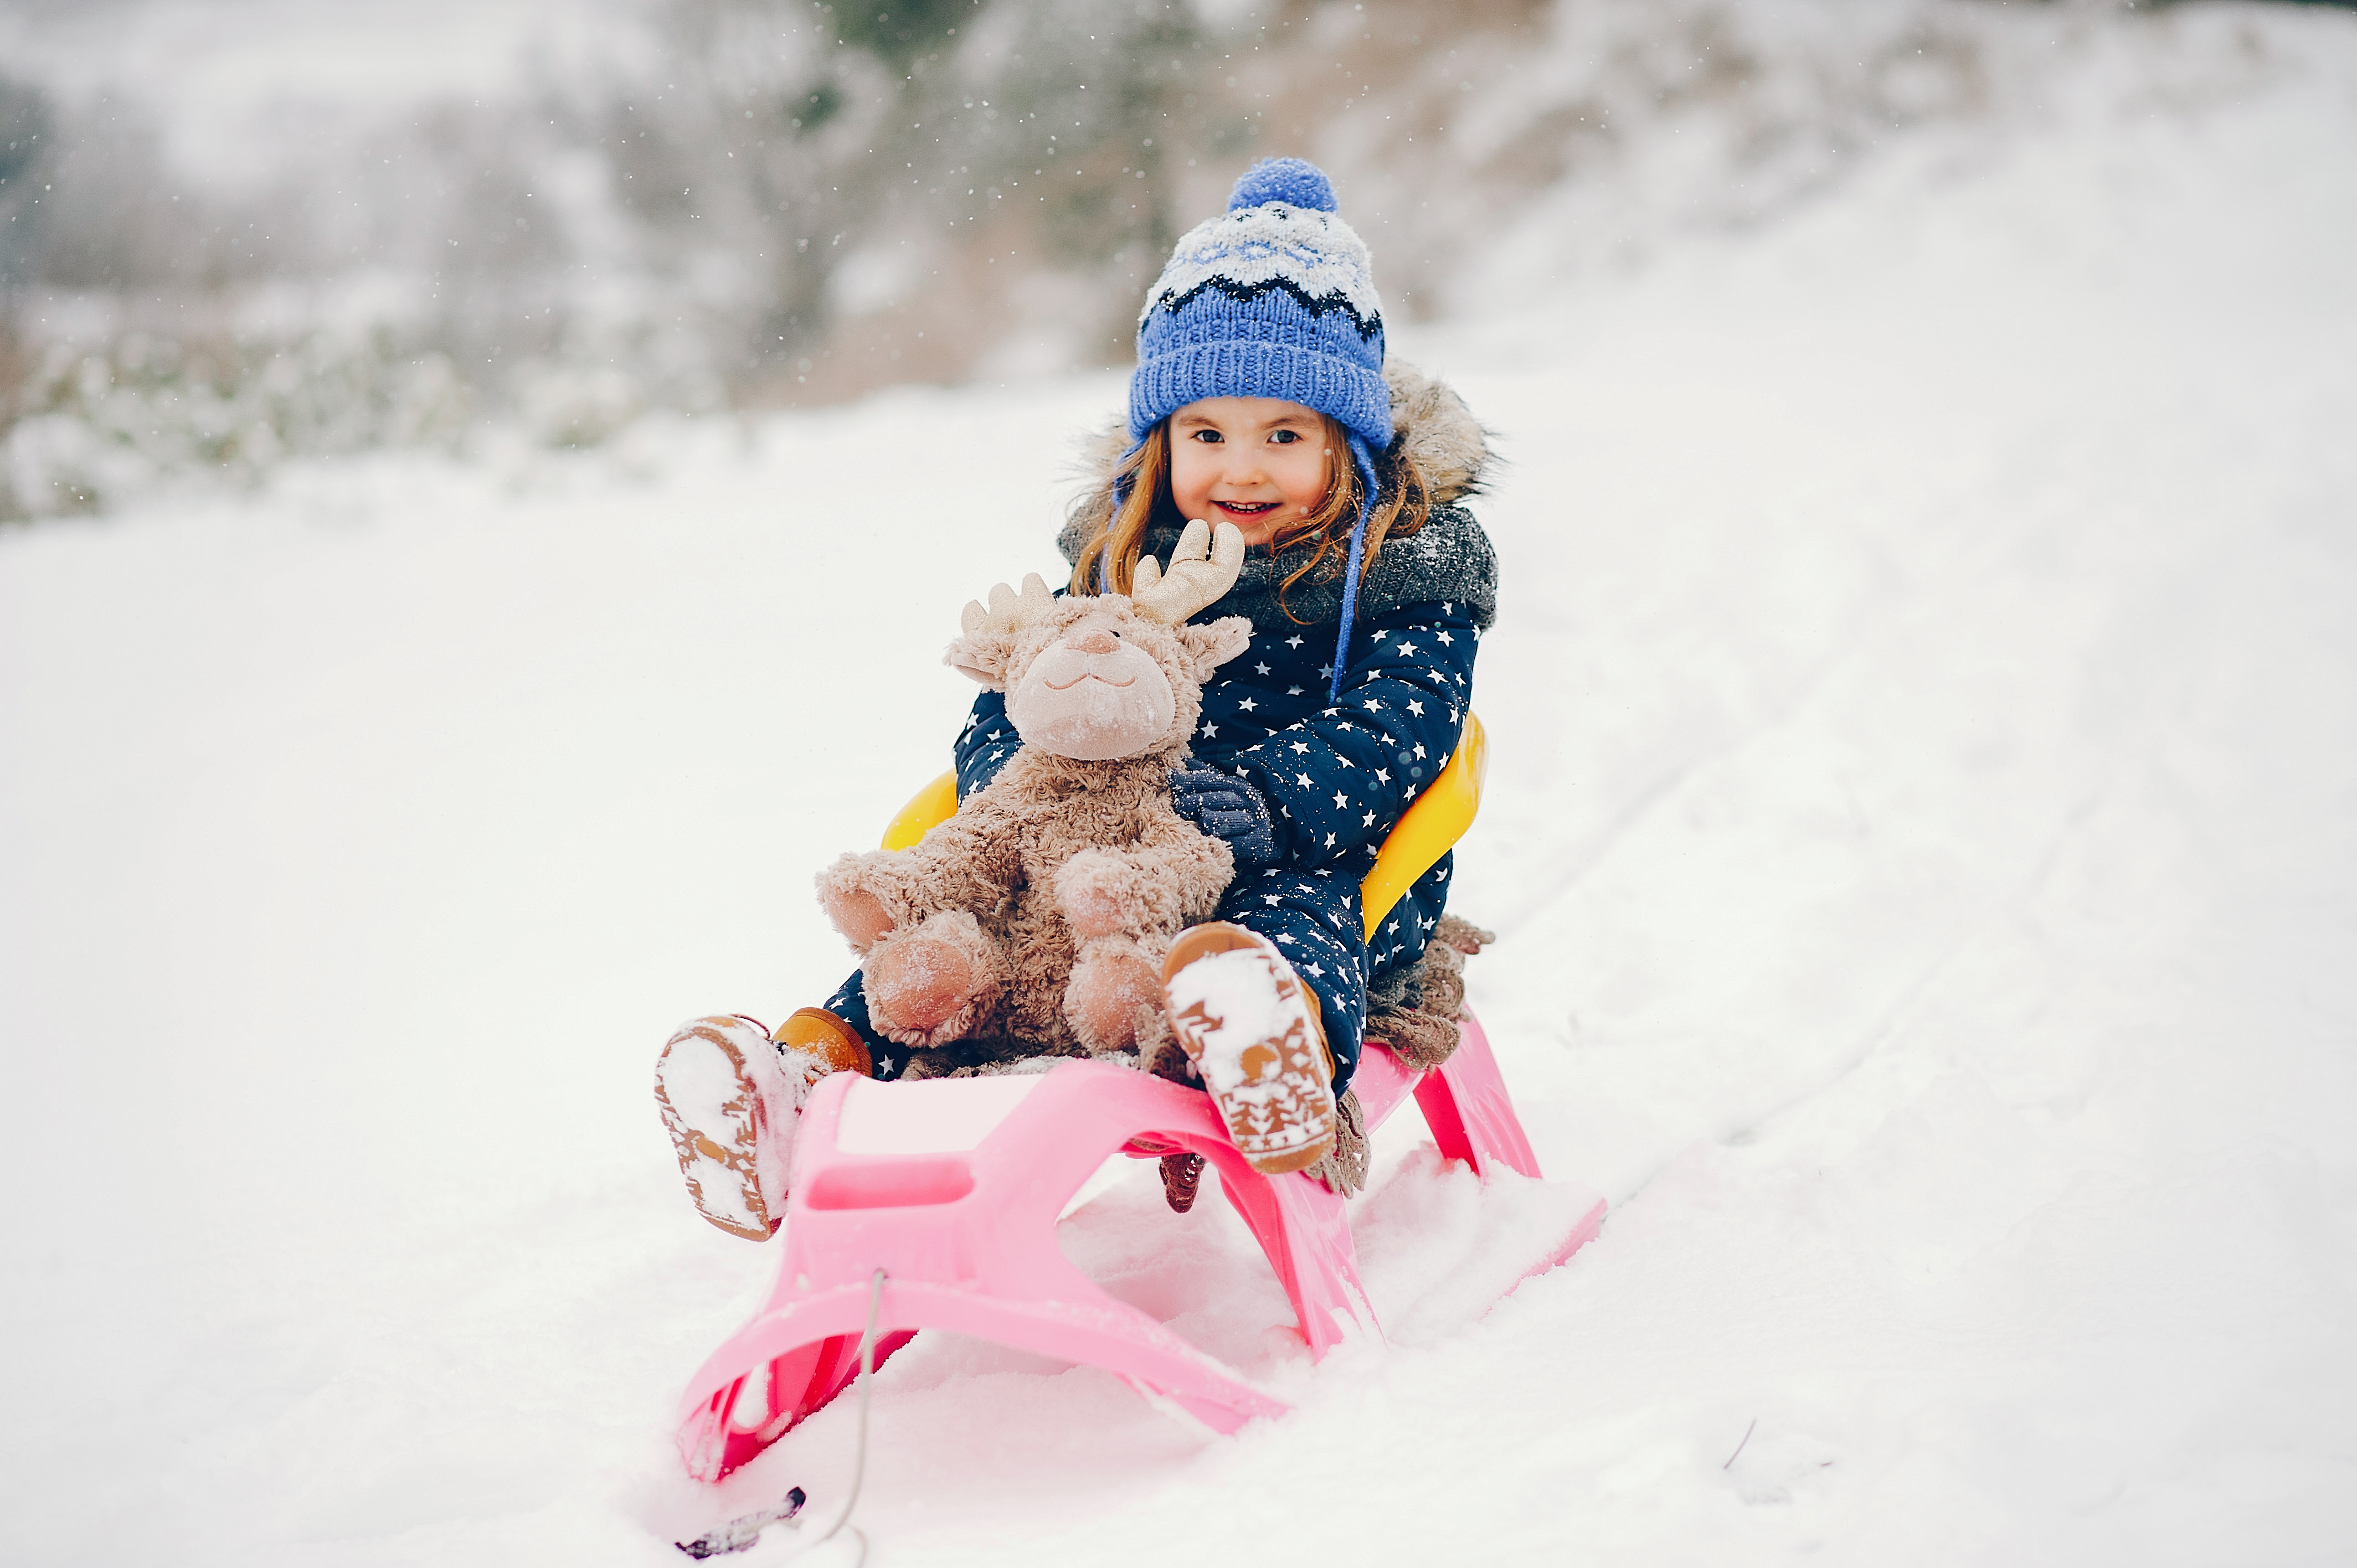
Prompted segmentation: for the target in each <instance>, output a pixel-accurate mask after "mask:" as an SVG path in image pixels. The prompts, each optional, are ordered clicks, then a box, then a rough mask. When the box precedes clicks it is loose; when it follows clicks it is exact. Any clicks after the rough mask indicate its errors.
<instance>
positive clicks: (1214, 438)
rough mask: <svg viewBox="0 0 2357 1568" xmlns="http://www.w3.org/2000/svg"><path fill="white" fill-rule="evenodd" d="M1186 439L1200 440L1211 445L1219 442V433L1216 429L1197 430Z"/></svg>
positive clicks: (1205, 444)
mask: <svg viewBox="0 0 2357 1568" xmlns="http://www.w3.org/2000/svg"><path fill="white" fill-rule="evenodd" d="M1188 439H1189V440H1190V441H1200V442H1201V443H1202V444H1203V445H1204V446H1217V445H1218V444H1219V441H1220V433H1219V432H1218V431H1216V430H1198V431H1196V432H1195V433H1194V434H1193V435H1190V436H1189V437H1188Z"/></svg>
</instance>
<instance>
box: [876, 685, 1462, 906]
mask: <svg viewBox="0 0 2357 1568" xmlns="http://www.w3.org/2000/svg"><path fill="white" fill-rule="evenodd" d="M1489 768H1490V737H1489V736H1487V735H1486V734H1484V733H1483V731H1482V729H1481V721H1480V719H1479V718H1476V717H1475V716H1474V715H1473V714H1466V715H1465V730H1464V733H1463V734H1462V735H1461V736H1458V741H1457V755H1456V756H1454V757H1450V758H1449V759H1448V767H1446V768H1442V769H1441V770H1440V777H1438V778H1437V779H1434V780H1433V781H1432V782H1431V783H1430V784H1428V785H1426V787H1425V790H1424V793H1423V794H1421V795H1418V796H1417V797H1416V798H1415V800H1413V801H1411V802H1410V803H1409V805H1408V809H1407V810H1406V811H1403V812H1401V813H1400V820H1399V821H1398V822H1394V823H1393V824H1392V831H1391V832H1389V833H1387V834H1385V835H1384V838H1383V848H1381V849H1379V850H1377V851H1376V852H1375V864H1374V866H1373V868H1372V869H1371V870H1370V871H1369V872H1368V873H1367V875H1366V876H1365V878H1364V879H1363V880H1362V881H1361V882H1360V884H1359V903H1360V907H1361V908H1362V909H1364V910H1365V911H1366V931H1365V933H1364V934H1365V935H1366V936H1367V937H1368V938H1370V939H1372V937H1373V936H1374V934H1375V928H1376V927H1377V926H1380V925H1382V924H1383V917H1384V916H1385V915H1388V914H1390V913H1391V912H1392V906H1393V905H1394V904H1396V903H1398V902H1399V901H1400V895H1402V894H1403V893H1405V892H1406V891H1407V890H1408V889H1409V888H1410V887H1412V886H1415V879H1416V878H1417V877H1419V876H1422V875H1424V874H1425V873H1426V872H1427V871H1430V870H1431V869H1432V868H1433V866H1434V865H1437V864H1438V863H1439V860H1440V857H1441V856H1442V855H1444V854H1448V851H1449V848H1450V847H1451V846H1452V845H1454V844H1455V843H1457V841H1458V839H1460V838H1463V837H1464V836H1465V830H1466V829H1467V828H1469V827H1471V826H1472V825H1473V814H1474V813H1475V812H1476V811H1480V809H1481V779H1482V776H1483V775H1484V774H1485V773H1487V772H1488V771H1489ZM957 808H958V794H957V774H956V773H955V772H953V771H952V772H949V773H944V774H942V776H941V777H940V778H938V779H934V780H933V781H932V782H931V783H930V784H928V785H926V786H925V787H924V788H923V789H920V790H918V791H917V793H916V794H915V796H914V797H913V798H911V799H910V800H909V803H908V804H907V805H905V806H903V807H901V808H900V812H899V815H898V816H896V817H894V818H893V819H892V823H891V825H890V826H889V827H888V828H886V829H885V830H884V847H885V848H886V849H907V848H909V846H910V845H912V844H914V843H916V842H917V841H918V840H919V839H920V838H923V837H924V836H925V834H926V833H927V832H929V831H930V830H931V829H932V828H934V827H937V826H939V825H940V824H941V823H942V822H948V821H949V820H950V819H951V818H952V817H953V816H955V815H957Z"/></svg>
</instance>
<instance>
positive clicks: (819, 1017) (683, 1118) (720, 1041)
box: [655, 1007, 872, 1241]
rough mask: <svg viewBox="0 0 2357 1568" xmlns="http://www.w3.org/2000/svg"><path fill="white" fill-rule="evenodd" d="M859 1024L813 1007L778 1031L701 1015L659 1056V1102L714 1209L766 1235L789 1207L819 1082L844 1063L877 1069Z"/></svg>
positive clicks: (718, 1219)
mask: <svg viewBox="0 0 2357 1568" xmlns="http://www.w3.org/2000/svg"><path fill="white" fill-rule="evenodd" d="M871 1070H872V1069H871V1068H870V1065H869V1062H868V1059H867V1047H866V1043H865V1042H863V1041H862V1040H861V1039H860V1037H859V1034H858V1031H857V1030H856V1029H854V1028H852V1026H850V1025H848V1024H846V1023H845V1022H844V1021H843V1020H842V1019H840V1018H837V1017H836V1016H834V1014H832V1013H828V1012H826V1011H824V1010H823V1009H821V1008H817V1007H805V1008H803V1009H802V1011H801V1012H799V1013H796V1014H795V1015H793V1016H792V1017H791V1018H789V1019H787V1020H786V1021H785V1022H784V1023H783V1024H781V1025H780V1026H779V1027H778V1033H777V1036H776V1037H775V1038H772V1037H771V1036H770V1033H769V1031H768V1030H766V1029H764V1028H763V1027H762V1026H761V1025H760V1024H759V1022H758V1021H756V1020H754V1019H751V1018H748V1017H745V1016H743V1015H732V1016H726V1017H711V1018H698V1019H696V1020H695V1021H694V1022H693V1023H690V1024H686V1025H683V1026H681V1028H680V1029H679V1031H678V1032H677V1033H676V1034H674V1035H673V1036H672V1037H671V1038H670V1040H669V1041H667V1042H666V1043H665V1044H664V1046H663V1049H662V1058H661V1059H660V1060H658V1061H657V1062H656V1063H655V1103H656V1105H657V1106H658V1107H660V1108H661V1110H662V1121H663V1130H664V1131H665V1132H667V1133H670V1134H671V1144H672V1151H673V1153H674V1154H676V1155H678V1156H679V1170H680V1174H681V1175H682V1176H684V1177H686V1178H687V1194H688V1197H691V1198H693V1199H694V1201H695V1207H696V1209H697V1211H698V1212H700V1213H701V1214H703V1216H704V1218H705V1219H708V1220H710V1221H711V1222H712V1223H713V1224H715V1225H716V1226H718V1227H719V1228H720V1229H721V1230H726V1231H727V1232H728V1233H729V1234H730V1235H731V1236H742V1237H744V1238H745V1239H746V1240H748V1241H766V1240H769V1239H770V1236H771V1235H772V1234H773V1233H774V1232H775V1231H776V1230H777V1229H778V1226H779V1223H780V1221H781V1220H782V1219H784V1217H785V1204H786V1176H787V1173H788V1172H789V1171H790V1170H791V1167H792V1163H793V1135H794V1127H795V1124H796V1122H798V1121H799V1119H800V1117H801V1115H802V1102H803V1101H805V1100H807V1099H809V1098H810V1091H811V1088H812V1086H813V1085H814V1084H816V1083H817V1082H818V1080H819V1079H823V1078H824V1077H826V1076H827V1075H828V1074H829V1073H834V1072H857V1073H862V1074H865V1073H868V1072H870V1071H871Z"/></svg>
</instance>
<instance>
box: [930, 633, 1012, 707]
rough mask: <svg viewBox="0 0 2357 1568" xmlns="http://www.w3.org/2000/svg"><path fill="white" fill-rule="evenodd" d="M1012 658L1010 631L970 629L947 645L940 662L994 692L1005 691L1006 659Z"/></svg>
mask: <svg viewBox="0 0 2357 1568" xmlns="http://www.w3.org/2000/svg"><path fill="white" fill-rule="evenodd" d="M1014 657H1015V634H1014V633H1013V632H1011V631H971V632H968V633H966V635H965V636H963V637H961V638H959V639H957V640H956V641H955V642H952V643H951V644H950V648H949V651H948V652H947V653H944V654H942V663H944V664H946V665H948V666H949V667H950V668H951V669H952V670H954V671H957V672H958V673H959V674H961V675H963V676H965V677H966V678H967V679H969V680H972V681H977V682H981V683H982V684H983V685H985V686H987V687H989V688H990V689H991V690H992V691H994V692H1004V691H1005V690H1006V665H1007V661H1008V660H1011V659H1013V658H1014Z"/></svg>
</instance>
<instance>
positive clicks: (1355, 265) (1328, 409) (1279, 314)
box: [1129, 158, 1392, 693]
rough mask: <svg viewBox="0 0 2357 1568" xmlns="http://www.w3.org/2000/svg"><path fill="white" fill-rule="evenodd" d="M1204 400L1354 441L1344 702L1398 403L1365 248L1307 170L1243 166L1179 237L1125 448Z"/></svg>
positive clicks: (1330, 193) (1329, 190) (1285, 163)
mask: <svg viewBox="0 0 2357 1568" xmlns="http://www.w3.org/2000/svg"><path fill="white" fill-rule="evenodd" d="M1207 397H1275V398H1283V399H1285V400H1286V402H1288V403H1300V404H1302V405H1303V406H1305V407H1308V408H1314V409H1316V410H1317V411H1318V413H1323V414H1327V415H1329V416H1330V417H1332V418H1333V419H1334V420H1335V421H1336V422H1337V423H1338V424H1340V425H1341V426H1342V428H1343V429H1345V430H1347V431H1349V432H1350V439H1351V463H1352V465H1353V466H1354V467H1356V468H1357V469H1358V470H1359V480H1360V489H1361V496H1362V498H1363V499H1362V501H1361V506H1360V510H1359V518H1358V522H1357V524H1356V526H1354V527H1353V528H1352V529H1351V557H1350V563H1349V564H1348V566H1347V567H1345V571H1346V573H1347V574H1348V575H1346V576H1345V578H1344V579H1343V585H1342V625H1341V637H1340V643H1339V644H1338V647H1337V650H1336V656H1335V660H1334V677H1333V679H1334V686H1333V690H1334V692H1335V693H1340V689H1341V681H1342V666H1343V665H1344V664H1345V663H1346V662H1347V657H1346V656H1347V654H1348V651H1349V647H1350V639H1351V621H1352V620H1353V619H1354V618H1355V617H1356V613H1357V609H1358V596H1359V564H1360V558H1361V550H1362V547H1363V545H1364V543H1365V535H1366V528H1367V517H1368V514H1369V512H1370V511H1371V510H1372V508H1373V506H1374V503H1375V499H1376V491H1377V489H1379V486H1378V484H1377V481H1376V477H1375V467H1374V462H1373V459H1372V456H1371V454H1372V453H1374V452H1380V451H1382V450H1383V449H1385V448H1386V447H1388V446H1390V445H1391V440H1392V394H1391V389H1390V387H1389V386H1387V385H1386V384H1385V383H1384V381H1383V301H1382V299H1381V298H1380V297H1378V296H1377V295H1376V293H1375V278H1374V270H1373V268H1372V265H1371V264H1370V263H1368V260H1367V247H1366V246H1365V244H1364V243H1362V242H1361V241H1360V239H1359V236H1358V235H1357V234H1355V233H1353V232H1352V231H1351V226H1350V225H1349V224H1348V223H1345V222H1343V221H1342V220H1341V219H1340V217H1339V216H1337V215H1336V213H1335V210H1334V188H1333V186H1332V184H1330V183H1329V181H1328V180H1327V178H1326V176H1325V173H1324V172H1323V171H1322V170H1320V169H1319V168H1318V166H1317V165H1315V164H1312V163H1308V162H1305V161H1304V160H1302V159H1300V158H1265V159H1263V160H1262V161H1261V162H1259V163H1256V164H1254V166H1252V167H1251V168H1249V169H1246V170H1245V171H1244V174H1243V178H1241V179H1239V180H1237V181H1236V187H1235V189H1234V190H1233V191H1232V193H1231V194H1230V195H1229V197H1228V209H1227V211H1226V212H1224V213H1222V215H1221V216H1219V217H1217V218H1213V219H1211V220H1207V221H1205V222H1201V223H1199V224H1197V225H1196V226H1195V227H1194V228H1192V229H1190V230H1189V231H1187V233H1186V235H1185V236H1184V237H1183V238H1181V239H1180V240H1179V244H1178V248H1177V249H1175V250H1173V251H1172V252H1170V260H1169V262H1168V263H1166V264H1165V265H1164V267H1163V269H1162V275H1161V277H1159V278H1157V280H1156V281H1155V285H1154V288H1153V290H1152V292H1151V293H1149V294H1148V295H1146V308H1145V310H1144V311H1142V312H1141V313H1140V314H1139V316H1138V318H1137V370H1136V372H1135V374H1133V375H1132V376H1131V377H1130V378H1129V435H1130V439H1131V441H1133V442H1138V441H1143V440H1145V439H1146V432H1147V431H1149V430H1151V429H1153V428H1154V426H1155V424H1156V423H1157V421H1159V420H1162V419H1166V418H1168V416H1169V415H1171V414H1172V413H1177V412H1178V411H1179V409H1181V408H1184V407H1186V406H1187V404H1189V403H1194V402H1197V401H1199V400H1200V399H1202V398H1207Z"/></svg>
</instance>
